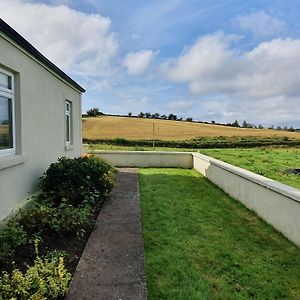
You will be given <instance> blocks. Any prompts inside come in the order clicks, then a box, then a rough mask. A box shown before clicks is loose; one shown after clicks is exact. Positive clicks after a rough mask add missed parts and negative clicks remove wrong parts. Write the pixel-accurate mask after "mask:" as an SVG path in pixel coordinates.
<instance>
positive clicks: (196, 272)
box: [139, 169, 300, 300]
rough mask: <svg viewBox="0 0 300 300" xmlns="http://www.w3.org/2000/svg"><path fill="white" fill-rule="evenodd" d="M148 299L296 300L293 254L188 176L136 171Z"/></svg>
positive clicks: (298, 266) (298, 269)
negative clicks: (138, 181) (138, 183)
mask: <svg viewBox="0 0 300 300" xmlns="http://www.w3.org/2000/svg"><path fill="white" fill-rule="evenodd" d="M139 179H140V193H141V206H142V222H143V234H144V243H145V258H146V271H147V286H148V299H149V300H155V299H157V300H158V299H172V300H176V299H178V300H179V299H180V300H181V299H190V300H193V299H195V300H196V299H197V300H198V299H209V300H211V299H222V300H223V299H228V300H229V299H300V286H299V278H300V253H299V249H298V248H296V247H295V246H293V245H292V244H291V243H290V242H288V241H287V240H286V239H285V238H284V237H282V236H281V235H280V234H279V233H277V232H276V231H275V230H274V229H273V228H272V227H271V226H269V225H267V224H266V223H264V222H263V221H261V220H260V219H259V218H258V217H257V216H256V215H255V214H254V213H252V212H250V211H249V210H247V209H246V208H245V207H244V206H242V205H241V204H240V203H239V202H237V201H235V200H233V199H231V198H230V197H229V196H227V195H226V194H224V192H222V191H221V190H220V189H218V188H217V187H216V186H214V185H213V184H212V183H210V182H209V181H208V180H207V179H205V178H204V177H201V176H200V175H199V174H198V173H196V172H195V171H192V170H179V169H141V170H140V175H139Z"/></svg>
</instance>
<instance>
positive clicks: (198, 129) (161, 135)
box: [83, 116, 300, 140]
mask: <svg viewBox="0 0 300 300" xmlns="http://www.w3.org/2000/svg"><path fill="white" fill-rule="evenodd" d="M153 123H154V139H157V140H186V139H192V138H196V137H219V136H223V137H233V136H238V137H251V136H252V137H253V136H255V137H272V136H274V137H283V136H284V137H289V138H291V139H299V138H300V133H299V132H288V131H277V130H267V129H248V128H235V127H228V126H220V125H211V124H202V123H195V122H180V121H169V120H156V119H145V118H129V117H113V116H101V117H94V118H84V119H83V138H84V139H87V140H100V139H114V138H124V139H128V140H152V139H153Z"/></svg>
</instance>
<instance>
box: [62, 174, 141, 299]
mask: <svg viewBox="0 0 300 300" xmlns="http://www.w3.org/2000/svg"><path fill="white" fill-rule="evenodd" d="M66 299H67V300H77V299H78V300H84V299H89V300H90V299H105V300H106V299H118V300H121V299H122V300H126V299H130V300H144V299H147V289H146V275H145V267H144V244H143V235H142V222H141V213H140V196H139V183H138V170H137V169H134V168H122V169H119V170H118V173H117V185H116V187H115V188H114V189H113V191H112V193H111V195H110V197H109V199H108V201H107V202H106V203H105V204H104V205H103V207H102V209H101V211H100V214H99V216H98V219H97V223H96V226H95V229H94V231H93V232H92V234H91V235H90V237H89V240H88V242H87V244H86V247H85V249H84V252H83V254H82V257H81V259H80V261H79V263H78V266H77V268H76V271H75V273H74V276H73V279H72V282H71V286H70V290H69V293H68V295H67V297H66Z"/></svg>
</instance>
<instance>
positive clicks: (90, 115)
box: [86, 107, 103, 117]
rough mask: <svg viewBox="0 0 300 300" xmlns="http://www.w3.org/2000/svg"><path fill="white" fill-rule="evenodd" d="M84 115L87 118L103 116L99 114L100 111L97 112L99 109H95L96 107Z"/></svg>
mask: <svg viewBox="0 0 300 300" xmlns="http://www.w3.org/2000/svg"><path fill="white" fill-rule="evenodd" d="M86 114H87V115H88V116H89V117H96V116H100V115H103V113H102V112H100V111H99V108H97V107H94V108H91V109H89V110H87V112H86Z"/></svg>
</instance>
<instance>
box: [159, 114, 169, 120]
mask: <svg viewBox="0 0 300 300" xmlns="http://www.w3.org/2000/svg"><path fill="white" fill-rule="evenodd" d="M160 118H161V119H163V120H167V119H168V117H167V116H166V115H161V116H160Z"/></svg>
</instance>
